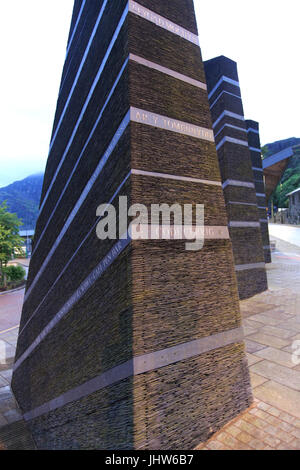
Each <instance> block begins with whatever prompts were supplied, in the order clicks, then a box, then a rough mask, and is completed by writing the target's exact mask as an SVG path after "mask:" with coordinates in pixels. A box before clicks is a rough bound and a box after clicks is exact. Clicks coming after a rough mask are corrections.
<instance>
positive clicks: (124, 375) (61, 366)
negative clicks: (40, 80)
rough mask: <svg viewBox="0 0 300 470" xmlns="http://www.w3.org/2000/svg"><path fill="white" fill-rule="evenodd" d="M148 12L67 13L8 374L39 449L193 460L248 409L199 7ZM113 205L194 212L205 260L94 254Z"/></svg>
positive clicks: (141, 7) (110, 250)
mask: <svg viewBox="0 0 300 470" xmlns="http://www.w3.org/2000/svg"><path fill="white" fill-rule="evenodd" d="M147 8H149V2H146V1H142V0H140V1H139V3H136V2H132V1H130V2H127V1H123V0H122V1H120V0H110V1H108V2H106V1H101V2H86V3H84V2H78V1H77V2H75V10H74V15H73V20H72V29H71V33H70V38H69V46H68V53H67V58H66V65H65V67H64V71H63V77H62V84H61V89H60V94H59V98H58V104H57V111H56V116H55V122H54V128H53V133H52V141H51V145H50V153H49V158H48V164H47V169H46V175H45V181H44V188H43V195H42V199H41V207H40V215H39V220H38V224H37V230H36V236H35V242H34V252H33V257H32V261H31V265H30V272H29V280H28V286H27V290H26V295H25V303H24V308H23V312H22V319H21V325H20V336H19V341H18V346H17V355H16V363H15V368H14V375H13V389H14V392H15V395H16V397H17V399H18V401H19V404H20V406H21V409H22V410H23V413H24V418H25V419H26V421H27V422H28V424H29V426H30V429H31V431H32V433H33V436H34V439H35V441H36V443H37V446H38V447H39V448H41V449H114V450H116V449H192V448H194V447H195V446H196V445H198V444H199V443H200V442H202V441H205V440H206V439H207V438H208V437H209V436H210V435H211V433H213V432H214V431H216V430H218V429H219V428H220V427H221V426H223V425H224V424H225V423H226V422H228V421H229V420H230V419H232V418H233V417H235V416H237V414H238V413H239V412H241V411H242V410H244V409H245V408H247V407H248V406H249V405H250V403H251V401H252V395H251V389H250V381H249V373H248V365H247V360H246V356H245V349H244V342H243V333H242V328H241V317H240V311H239V303H238V291H237V285H236V277H235V273H234V261H233V255H232V245H231V241H230V239H229V232H228V226H227V214H226V208H225V203H224V196H223V191H222V184H221V177H220V172H219V164H218V158H217V154H216V148H215V143H214V137H213V132H212V127H211V117H210V113H209V104H208V98H207V89H206V84H205V74H204V68H203V64H202V59H201V52H200V49H199V44H198V36H197V26H196V20H195V14H194V8H193V2H192V1H191V0H184V1H182V0H180V1H179V0H173V1H172V2H165V0H163V1H162V0H155V1H153V2H151V11H149V10H148V9H147ZM120 196H127V197H128V205H131V204H136V203H138V204H144V205H145V206H147V207H148V208H149V207H150V204H152V203H155V204H160V203H167V204H170V205H172V204H174V203H179V204H180V205H181V206H182V205H183V204H186V203H187V204H204V205H205V224H206V228H205V237H206V239H205V245H204V248H203V249H202V250H200V251H187V250H186V247H185V240H144V241H141V240H135V241H131V240H130V238H128V237H126V236H125V238H122V239H119V240H110V239H107V240H102V241H101V240H99V239H98V238H97V236H96V225H97V222H99V219H97V217H96V209H97V207H98V206H99V205H100V204H106V203H111V204H114V205H115V206H116V207H118V201H119V197H120ZM117 213H118V211H117ZM118 215H119V213H118ZM118 228H119V227H118Z"/></svg>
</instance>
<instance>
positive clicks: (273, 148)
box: [262, 137, 300, 207]
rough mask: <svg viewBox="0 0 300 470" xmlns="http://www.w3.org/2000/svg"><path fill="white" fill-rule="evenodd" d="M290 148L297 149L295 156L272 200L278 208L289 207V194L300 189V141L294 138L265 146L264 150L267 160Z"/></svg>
mask: <svg viewBox="0 0 300 470" xmlns="http://www.w3.org/2000/svg"><path fill="white" fill-rule="evenodd" d="M289 147H294V148H295V147H296V148H295V150H294V151H295V155H294V157H293V158H290V161H289V163H288V166H287V169H286V171H285V173H284V175H283V177H282V179H281V181H280V183H279V185H278V186H277V188H276V190H275V192H274V193H273V196H272V198H273V202H274V206H276V207H288V197H287V194H289V193H291V192H292V191H294V190H295V189H298V188H300V139H297V138H295V137H292V138H290V139H286V140H279V141H277V142H273V143H272V144H267V145H265V146H264V147H263V149H262V153H263V158H266V157H270V156H272V155H274V154H275V153H278V152H281V151H282V150H284V149H286V148H289Z"/></svg>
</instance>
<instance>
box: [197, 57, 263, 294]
mask: <svg viewBox="0 0 300 470" xmlns="http://www.w3.org/2000/svg"><path fill="white" fill-rule="evenodd" d="M205 72H206V79H207V86H208V97H209V103H210V110H211V115H212V121H213V130H214V135H215V139H216V147H217V152H218V158H219V164H220V170H221V176H222V184H223V190H224V196H225V201H226V208H227V213H228V219H229V231H230V238H231V240H232V244H233V254H234V259H235V270H236V275H237V280H238V286H239V295H240V299H246V298H249V297H252V296H253V295H256V294H258V293H260V292H263V291H265V290H267V288H268V285H267V275H266V269H265V259H264V251H263V243H262V236H261V230H260V222H259V213H258V208H257V196H256V189H255V184H254V176H253V170H252V162H251V156H250V150H249V146H248V138H247V128H246V124H245V120H244V110H243V104H242V98H241V91H240V85H239V79H238V72H237V65H236V63H235V62H234V61H232V60H230V59H228V58H227V57H224V56H220V57H217V58H215V59H212V60H208V61H207V62H205Z"/></svg>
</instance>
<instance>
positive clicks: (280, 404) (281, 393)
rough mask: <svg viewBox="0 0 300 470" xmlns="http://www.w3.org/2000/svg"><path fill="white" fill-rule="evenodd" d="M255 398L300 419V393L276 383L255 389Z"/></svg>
mask: <svg viewBox="0 0 300 470" xmlns="http://www.w3.org/2000/svg"><path fill="white" fill-rule="evenodd" d="M255 397H256V398H258V399H260V400H262V401H264V402H266V403H268V404H270V405H272V406H274V407H276V408H278V409H280V410H282V411H285V412H286V413H289V414H291V415H292V416H295V417H296V418H298V419H300V392H299V391H296V390H292V389H291V388H290V387H286V386H285V385H282V384H279V383H277V382H274V381H268V382H266V383H264V384H262V385H260V386H259V387H257V388H256V389H255Z"/></svg>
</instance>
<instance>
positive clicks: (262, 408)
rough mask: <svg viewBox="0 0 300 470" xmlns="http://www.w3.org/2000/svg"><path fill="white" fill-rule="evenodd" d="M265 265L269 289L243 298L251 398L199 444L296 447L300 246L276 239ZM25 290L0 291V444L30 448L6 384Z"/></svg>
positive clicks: (299, 433)
mask: <svg viewBox="0 0 300 470" xmlns="http://www.w3.org/2000/svg"><path fill="white" fill-rule="evenodd" d="M267 269H268V280H269V290H268V291H267V292H265V293H263V294H260V295H258V296H256V297H253V298H252V299H250V300H245V301H243V302H241V311H242V316H243V326H244V331H245V337H246V349H247V356H248V363H249V368H250V376H251V382H252V388H253V395H254V403H253V405H252V407H251V408H250V409H248V410H246V411H245V412H244V413H243V414H241V415H239V416H238V417H237V418H236V419H234V420H233V421H232V422H230V423H228V424H227V425H226V426H225V427H224V428H223V429H222V430H221V431H220V432H219V433H217V434H215V435H214V436H212V437H211V439H210V440H209V441H208V442H206V443H202V444H200V445H199V447H197V449H199V450H275V449H277V450H299V449H300V361H299V364H297V363H294V362H293V361H292V354H293V352H294V349H293V346H294V342H295V341H300V248H298V247H295V246H293V245H289V244H288V243H285V242H282V241H280V240H277V252H276V253H275V254H273V263H272V265H269V266H268V268H267ZM23 294H24V292H15V293H13V294H5V296H1V297H0V326H2V328H0V345H2V349H1V348H0V449H1V447H2V448H6V449H13V448H15V449H19V448H34V443H33V442H32V440H31V438H30V435H29V433H28V432H27V429H26V425H25V423H24V422H23V421H22V417H21V415H20V412H19V410H18V406H17V404H16V402H15V400H14V397H13V394H12V392H11V390H10V380H11V374H12V365H13V360H14V353H15V346H16V341H17V335H18V326H17V323H18V322H19V318H20V312H21V306H22V299H23ZM4 327H6V329H4ZM3 346H4V347H3ZM299 359H300V356H299Z"/></svg>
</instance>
